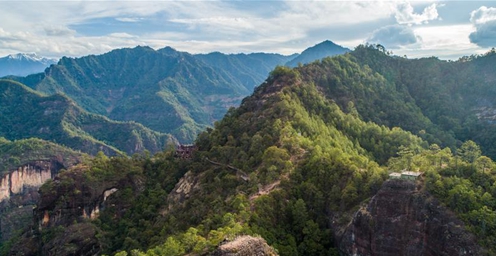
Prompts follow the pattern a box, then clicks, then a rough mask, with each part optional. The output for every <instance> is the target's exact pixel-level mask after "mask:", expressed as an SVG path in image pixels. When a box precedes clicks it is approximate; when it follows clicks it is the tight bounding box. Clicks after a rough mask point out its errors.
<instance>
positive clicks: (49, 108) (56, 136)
mask: <svg viewBox="0 0 496 256" xmlns="http://www.w3.org/2000/svg"><path fill="white" fill-rule="evenodd" d="M0 136H3V137H5V138H7V139H9V140H18V139H26V138H32V137H36V138H41V139H45V140H48V141H52V142H56V143H59V144H61V145H64V146H66V147H69V148H72V149H75V150H81V151H82V152H85V153H89V154H96V153H97V152H98V151H104V152H105V153H106V154H109V155H116V154H120V153H123V152H124V153H126V154H133V153H136V152H142V151H144V150H149V151H151V152H157V151H161V150H163V149H164V148H165V146H166V144H167V143H168V142H173V141H172V138H171V136H170V135H166V134H162V133H158V132H155V131H151V130H150V129H148V128H146V127H143V126H142V125H141V124H138V123H134V122H117V121H112V120H109V119H108V118H106V117H104V116H100V115H96V114H91V113H88V112H86V111H84V110H82V109H81V108H80V107H78V106H77V105H76V103H75V102H74V101H72V100H70V99H69V98H67V97H66V96H63V95H60V94H54V95H52V96H44V95H41V94H40V93H38V92H36V91H33V90H32V89H30V88H28V87H26V86H25V85H22V84H20V83H17V82H13V81H10V80H0Z"/></svg>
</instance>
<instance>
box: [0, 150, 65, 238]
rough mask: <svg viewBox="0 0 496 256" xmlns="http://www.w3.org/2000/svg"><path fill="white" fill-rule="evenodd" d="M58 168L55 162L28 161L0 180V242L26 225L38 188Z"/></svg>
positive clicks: (30, 215) (36, 197)
mask: <svg viewBox="0 0 496 256" xmlns="http://www.w3.org/2000/svg"><path fill="white" fill-rule="evenodd" d="M62 168H64V166H63V165H62V164H61V163H60V162H59V161H57V160H46V161H41V160H40V161H32V162H30V163H28V164H25V165H22V166H20V167H18V168H17V169H14V170H12V171H10V172H8V173H7V174H5V175H4V176H3V177H2V178H1V179H0V243H1V242H3V241H6V240H8V239H9V238H11V237H12V234H13V233H14V232H15V231H16V230H19V229H22V228H25V227H27V225H29V223H30V221H29V220H30V219H31V217H32V213H33V207H34V205H35V203H36V201H37V200H38V199H39V194H38V189H39V188H40V186H41V185H43V183H44V182H45V181H47V180H50V179H52V178H53V177H54V176H55V175H56V174H57V173H58V172H59V171H60V169H62Z"/></svg>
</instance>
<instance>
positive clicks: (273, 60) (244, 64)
mask: <svg viewBox="0 0 496 256" xmlns="http://www.w3.org/2000/svg"><path fill="white" fill-rule="evenodd" d="M296 56H298V54H293V55H289V56H285V55H280V54H270V53H250V54H223V53H220V52H213V53H209V54H197V55H195V57H197V58H199V59H201V60H202V61H204V62H205V63H207V64H209V65H211V66H212V68H214V69H215V70H216V71H217V72H219V73H225V74H226V76H229V77H232V79H233V81H236V82H237V83H239V84H242V85H243V86H244V87H245V88H246V89H248V91H249V93H252V92H253V89H254V88H255V86H257V85H259V84H260V83H261V82H262V81H264V80H265V78H267V75H268V74H269V73H270V71H272V70H273V69H274V68H275V67H276V66H277V65H282V64H284V63H286V62H287V61H289V60H292V59H293V58H295V57H296ZM246 96H247V95H246Z"/></svg>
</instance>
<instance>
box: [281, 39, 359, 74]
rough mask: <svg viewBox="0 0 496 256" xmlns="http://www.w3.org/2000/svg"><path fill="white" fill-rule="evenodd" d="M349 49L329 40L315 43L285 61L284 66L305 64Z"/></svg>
mask: <svg viewBox="0 0 496 256" xmlns="http://www.w3.org/2000/svg"><path fill="white" fill-rule="evenodd" d="M349 51H351V50H350V49H348V48H344V47H342V46H340V45H337V44H335V43H333V42H331V41H329V40H326V41H324V42H322V43H319V44H316V45H314V46H312V47H310V48H307V49H306V50H304V51H303V52H302V53H301V54H299V55H298V56H296V57H295V58H293V59H292V60H290V61H288V62H287V63H286V66H290V67H296V66H298V63H301V64H307V63H310V62H312V61H315V60H320V59H322V58H325V57H331V56H335V55H339V54H344V53H347V52H349Z"/></svg>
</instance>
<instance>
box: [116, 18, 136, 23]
mask: <svg viewBox="0 0 496 256" xmlns="http://www.w3.org/2000/svg"><path fill="white" fill-rule="evenodd" d="M115 20H117V21H120V22H130V23H134V22H139V21H141V20H142V18H128V17H120V18H115Z"/></svg>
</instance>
